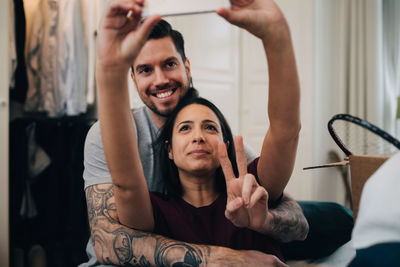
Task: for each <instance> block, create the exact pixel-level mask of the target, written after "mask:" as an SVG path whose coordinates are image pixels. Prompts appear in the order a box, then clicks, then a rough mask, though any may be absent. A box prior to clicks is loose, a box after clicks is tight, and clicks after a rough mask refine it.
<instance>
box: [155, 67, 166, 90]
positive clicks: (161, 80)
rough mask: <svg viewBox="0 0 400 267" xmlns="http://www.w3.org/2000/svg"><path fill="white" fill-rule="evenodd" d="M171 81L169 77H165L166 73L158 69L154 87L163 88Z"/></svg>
mask: <svg viewBox="0 0 400 267" xmlns="http://www.w3.org/2000/svg"><path fill="white" fill-rule="evenodd" d="M168 82H169V80H168V77H167V76H166V75H165V73H164V71H163V70H161V69H159V68H157V69H156V70H155V80H154V85H155V86H156V87H162V86H164V85H165V84H168Z"/></svg>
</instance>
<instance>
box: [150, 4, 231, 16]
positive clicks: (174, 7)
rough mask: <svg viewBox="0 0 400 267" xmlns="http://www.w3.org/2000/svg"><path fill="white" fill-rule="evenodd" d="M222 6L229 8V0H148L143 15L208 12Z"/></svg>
mask: <svg viewBox="0 0 400 267" xmlns="http://www.w3.org/2000/svg"><path fill="white" fill-rule="evenodd" d="M220 7H226V8H229V7H230V2H229V0H146V1H145V4H144V8H143V13H142V16H143V17H147V16H150V15H154V14H160V15H161V16H164V17H165V16H176V15H186V14H197V13H207V12H214V11H215V10H217V9H218V8H220Z"/></svg>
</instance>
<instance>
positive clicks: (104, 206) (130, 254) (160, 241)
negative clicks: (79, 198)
mask: <svg viewBox="0 0 400 267" xmlns="http://www.w3.org/2000/svg"><path fill="white" fill-rule="evenodd" d="M86 199H87V205H88V215H89V224H90V228H91V237H92V242H93V246H94V249H95V252H96V255H97V258H98V260H99V262H100V263H102V264H114V265H121V266H169V265H172V264H174V263H182V264H189V266H201V265H205V264H207V260H208V257H209V255H210V250H211V248H210V246H200V245H192V244H188V243H184V242H179V241H174V240H171V239H168V238H165V237H162V236H159V235H156V234H152V233H146V232H142V231H137V230H133V229H130V228H128V227H125V226H123V225H121V224H120V223H119V222H118V219H117V217H116V209H115V202H114V193H113V187H112V185H111V184H103V185H95V186H91V187H89V188H87V189H86Z"/></svg>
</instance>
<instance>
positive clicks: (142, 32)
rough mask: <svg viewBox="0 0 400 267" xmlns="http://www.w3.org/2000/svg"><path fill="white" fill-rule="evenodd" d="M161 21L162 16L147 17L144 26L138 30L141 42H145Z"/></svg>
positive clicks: (143, 22)
mask: <svg viewBox="0 0 400 267" xmlns="http://www.w3.org/2000/svg"><path fill="white" fill-rule="evenodd" d="M160 20H161V16H160V15H152V16H149V17H147V18H146V19H144V20H143V21H142V24H141V25H140V26H139V29H138V33H137V34H138V36H137V37H138V38H139V40H143V41H145V40H146V39H147V36H148V35H149V34H150V32H151V30H152V29H153V27H154V25H156V24H157V23H158V22H159V21H160Z"/></svg>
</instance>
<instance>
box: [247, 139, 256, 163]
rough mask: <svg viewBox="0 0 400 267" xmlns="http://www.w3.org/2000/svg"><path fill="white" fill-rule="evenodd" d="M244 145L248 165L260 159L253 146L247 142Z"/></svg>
mask: <svg viewBox="0 0 400 267" xmlns="http://www.w3.org/2000/svg"><path fill="white" fill-rule="evenodd" d="M243 145H244V152H245V153H246V158H247V164H250V163H251V162H253V161H254V160H255V159H256V158H257V157H258V155H257V153H256V152H255V151H254V149H253V148H252V147H251V146H249V145H248V144H247V143H246V142H243Z"/></svg>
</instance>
